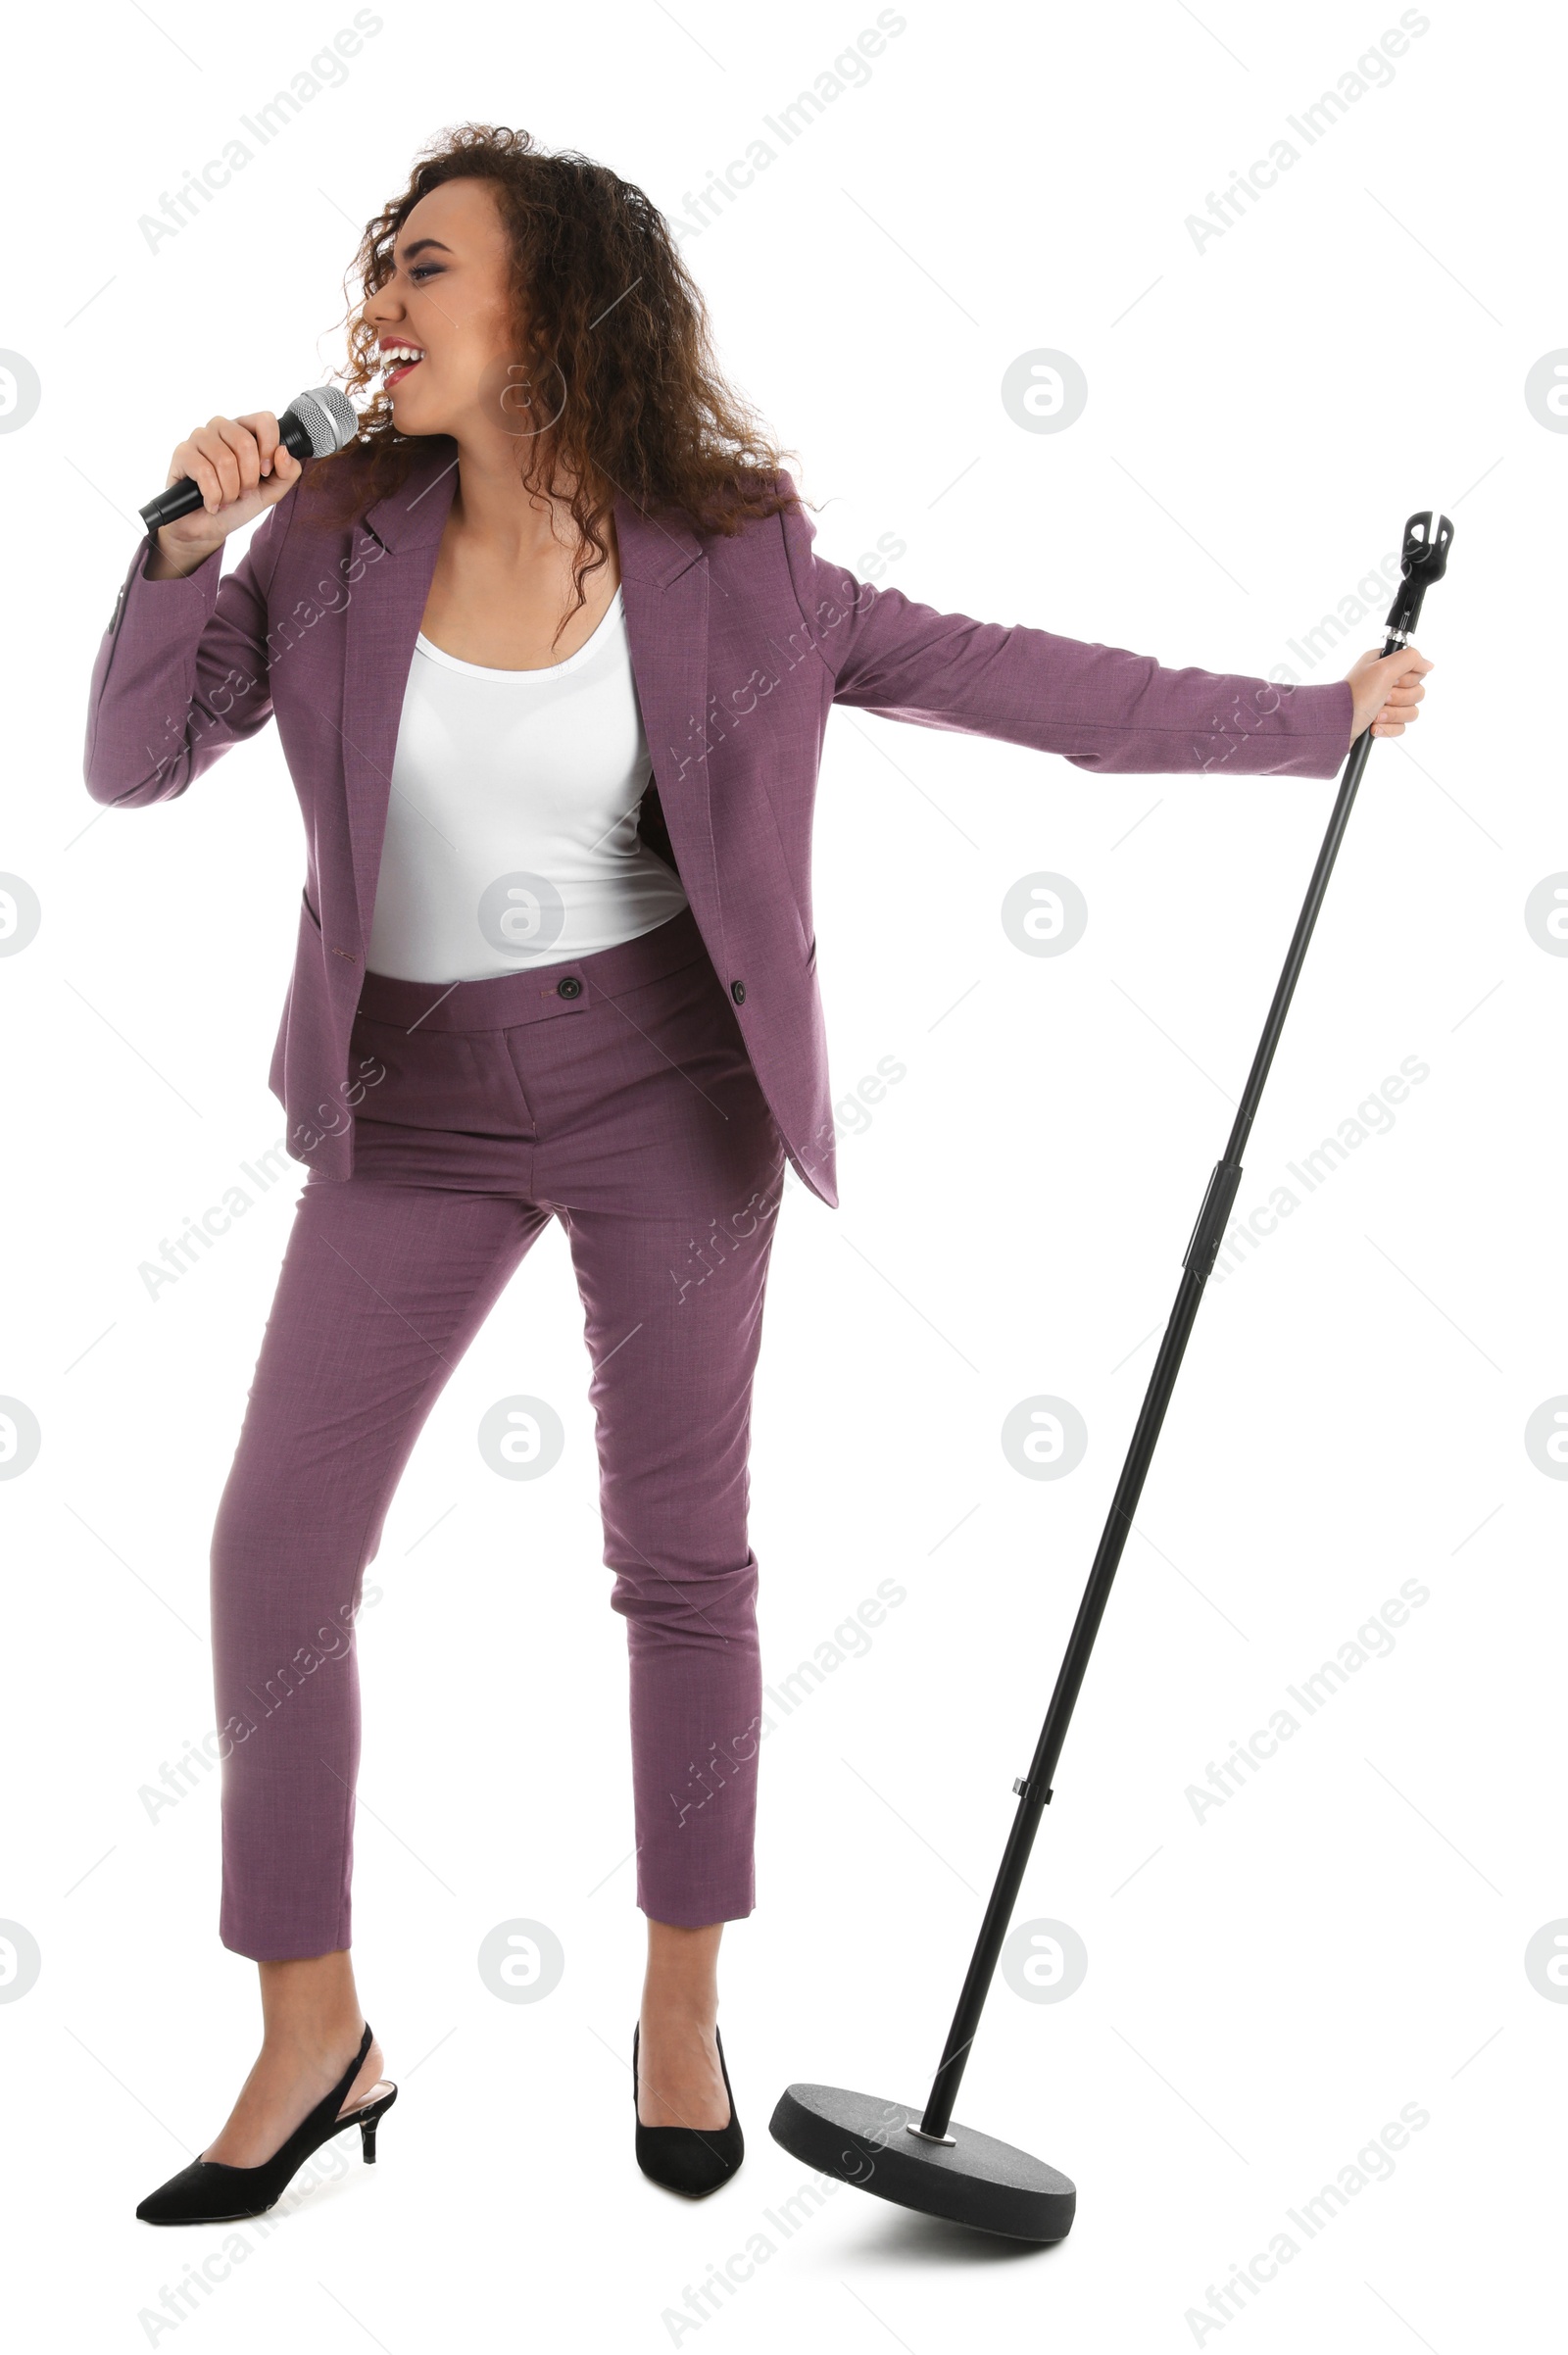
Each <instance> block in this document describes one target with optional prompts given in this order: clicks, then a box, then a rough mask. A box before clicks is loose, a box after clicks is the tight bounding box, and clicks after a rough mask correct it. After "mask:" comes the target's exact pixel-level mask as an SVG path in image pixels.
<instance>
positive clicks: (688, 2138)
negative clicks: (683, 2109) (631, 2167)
mask: <svg viewBox="0 0 1568 2355" xmlns="http://www.w3.org/2000/svg"><path fill="white" fill-rule="evenodd" d="M641 2036H642V2024H641V2022H639V2023H638V2025H637V2027H636V2028H634V2029H633V2030H632V2033H631V2101H632V2116H633V2117H634V2118H635V2119H636V2121H637V2164H638V2166H639V2167H640V2168H641V2169H642V2171H643V2173H644V2175H646V2176H648V2177H649V2178H650V2179H651V2180H652V2181H653V2182H654V2183H662V2184H663V2186H664V2188H665V2190H666V2191H679V2192H682V2193H684V2195H685V2196H686V2198H687V2199H706V2198H707V2196H708V2194H709V2192H711V2191H716V2190H717V2189H718V2186H719V2185H720V2183H728V2182H729V2179H730V2177H731V2176H732V2175H733V2174H734V2173H735V2170H736V2169H737V2167H739V2165H740V2163H741V2161H742V2159H744V2158H745V2156H746V2138H745V2136H744V2135H743V2134H742V2133H741V2122H740V2120H739V2119H738V2118H737V2117H736V2115H735V2096H734V2094H733V2093H730V2090H729V2071H728V2069H727V2068H725V2066H724V2039H723V2037H722V2036H720V2035H719V2033H718V2030H717V2029H716V2028H715V2029H714V2031H713V2041H714V2042H715V2043H716V2044H717V2046H718V2066H719V2069H720V2071H721V2072H722V2075H723V2079H724V2091H725V2092H726V2093H727V2094H729V2119H728V2122H727V2123H726V2124H725V2125H723V2126H720V2127H695V2126H644V2124H643V2122H642V2117H641V2115H640V2113H639V2111H638V2108H637V2049H638V2044H639V2042H640V2040H641Z"/></svg>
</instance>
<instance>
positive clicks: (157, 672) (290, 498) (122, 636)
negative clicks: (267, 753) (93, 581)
mask: <svg viewBox="0 0 1568 2355" xmlns="http://www.w3.org/2000/svg"><path fill="white" fill-rule="evenodd" d="M293 507H294V493H293V491H292V490H290V491H289V492H287V493H286V494H285V496H284V497H283V498H281V499H280V500H279V501H278V503H277V505H276V506H275V507H272V508H270V509H269V510H268V512H267V514H266V515H264V516H263V518H262V520H261V522H260V523H259V524H258V526H257V528H256V530H255V532H254V533H253V534H252V537H251V542H250V546H249V547H248V548H247V549H246V551H245V554H244V555H243V556H242V557H241V558H240V561H239V563H238V564H236V565H235V567H234V569H233V571H232V572H230V573H228V574H226V575H224V574H222V562H223V551H222V549H221V548H216V549H214V551H213V553H212V555H211V556H210V557H208V558H207V559H206V560H205V561H204V562H203V563H202V564H198V565H197V567H196V569H195V571H194V572H190V573H187V574H186V576H185V578H184V579H183V580H149V579H148V578H147V564H148V560H149V558H150V557H151V555H152V552H153V538H152V534H151V533H150V532H149V533H148V534H147V535H146V537H145V538H144V539H142V540H141V542H140V543H139V544H138V546H137V549H136V553H135V555H134V556H133V557H132V558H131V561H130V567H129V570H128V571H127V572H126V574H125V577H124V579H123V582H122V583H121V588H120V594H119V596H118V597H117V599H116V600H115V610H114V613H112V614H111V615H110V619H109V626H108V628H107V629H106V630H105V631H104V635H103V643H102V645H101V646H100V647H99V649H98V660H97V662H95V663H94V665H93V673H92V686H91V689H90V691H89V695H88V702H87V746H86V758H85V760H84V763H83V773H84V775H85V778H86V783H87V791H88V792H89V793H90V794H91V796H92V798H93V800H94V801H95V802H109V803H113V804H115V805H116V806H117V807H122V806H123V807H124V808H125V809H141V808H143V807H144V806H145V805H146V804H148V803H150V802H168V801H172V799H173V798H174V796H175V795H176V794H180V793H183V792H184V790H185V788H186V786H187V785H188V784H189V783H190V782H191V780H192V778H193V777H199V776H200V775H201V773H202V770H203V769H204V768H207V767H209V766H210V765H211V764H212V762H213V761H214V760H217V759H218V757H219V755H220V754H221V753H225V752H226V751H227V750H228V748H229V746H230V745H231V744H239V743H241V742H243V740H244V739H245V738H246V737H247V736H254V735H255V734H256V732H257V730H258V729H259V728H262V727H265V725H266V724H267V721H268V720H269V719H270V717H271V714H272V696H271V686H270V677H269V669H270V655H269V650H268V643H267V634H268V618H267V598H268V591H269V589H270V585H271V578H272V574H273V571H274V570H275V568H276V564H277V560H278V555H279V552H280V551H281V548H282V545H283V540H284V537H285V535H286V533H287V531H288V525H289V520H290V517H291V515H292V513H293Z"/></svg>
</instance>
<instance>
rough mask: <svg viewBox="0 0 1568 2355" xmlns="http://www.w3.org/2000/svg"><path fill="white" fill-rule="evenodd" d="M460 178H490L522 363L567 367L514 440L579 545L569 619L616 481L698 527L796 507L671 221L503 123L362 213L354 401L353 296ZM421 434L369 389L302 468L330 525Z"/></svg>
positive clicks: (361, 326)
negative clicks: (560, 398)
mask: <svg viewBox="0 0 1568 2355" xmlns="http://www.w3.org/2000/svg"><path fill="white" fill-rule="evenodd" d="M454 179H482V180H488V181H489V182H490V183H491V184H492V185H493V187H494V189H495V192H496V200H497V203H498V205H499V207H500V211H501V218H502V221H503V224H504V226H505V228H506V230H507V233H508V236H509V238H510V241H511V246H512V260H513V309H514V323H515V331H516V336H517V351H518V355H519V359H520V360H521V361H522V363H523V365H524V366H525V368H526V371H527V375H528V376H529V378H530V379H532V380H533V381H535V382H545V383H549V382H552V381H555V380H556V378H555V371H556V370H558V369H559V371H560V380H561V381H563V382H564V386H565V399H564V404H563V406H562V409H561V412H560V415H559V417H557V418H556V419H555V420H554V421H553V422H552V424H551V425H550V426H549V427H548V428H547V429H545V430H543V431H541V432H539V433H538V434H536V435H534V436H533V437H531V438H529V439H524V440H522V441H521V443H520V448H521V450H522V452H523V453H524V454H525V455H524V457H523V461H522V465H521V479H522V480H523V481H524V482H525V483H526V484H527V486H528V487H529V488H530V489H531V490H534V491H537V492H542V493H544V494H545V495H547V496H550V497H553V498H562V499H564V500H566V501H567V502H568V504H569V512H570V514H571V516H572V520H573V522H574V523H575V525H576V529H577V534H578V541H579V549H578V558H577V562H576V564H575V566H574V575H573V576H574V578H575V581H576V584H577V604H576V606H575V607H573V609H572V611H573V612H576V611H578V610H580V608H581V607H582V605H583V604H584V603H585V598H584V593H583V581H584V579H585V578H586V576H587V575H588V573H590V572H592V571H595V570H597V569H598V567H599V566H600V565H601V564H604V563H605V562H606V560H607V558H608V554H609V550H608V546H607V543H606V540H605V537H604V534H603V531H602V529H601V525H602V523H603V522H604V519H605V517H606V515H607V514H608V513H609V510H610V503H611V500H612V499H613V495H614V493H615V492H616V491H621V492H623V493H625V494H626V495H627V496H628V497H629V498H630V499H631V500H632V501H633V503H634V504H635V505H636V506H637V507H638V508H639V509H641V510H642V511H643V512H645V513H652V514H658V513H660V512H665V513H667V512H670V511H675V512H677V513H678V514H680V515H684V516H685V517H686V518H687V520H688V521H689V522H690V524H691V525H692V527H693V529H694V530H696V531H698V532H699V533H702V534H712V533H720V534H723V535H725V536H729V535H732V534H733V533H735V532H738V531H740V530H742V529H744V527H745V525H746V524H747V523H748V522H750V521H752V520H754V519H756V518H759V517H761V516H766V515H778V514H781V513H784V512H787V511H789V510H792V509H794V508H797V507H799V506H800V504H801V502H800V500H799V498H798V496H797V495H796V493H795V492H794V491H793V490H788V489H785V488H783V487H782V486H781V484H780V482H779V480H778V476H779V471H780V468H781V466H782V462H783V458H784V456H785V455H786V453H785V452H783V451H781V450H780V448H779V447H778V445H777V444H776V443H775V442H774V440H773V438H772V437H771V435H770V434H769V433H768V432H767V431H766V429H765V427H764V426H763V425H762V423H761V422H760V419H759V417H757V415H756V413H755V412H754V411H753V410H752V408H751V407H750V405H749V404H748V403H747V402H746V401H745V400H744V399H743V398H742V397H741V396H740V395H739V394H738V393H736V392H735V391H734V389H733V388H732V387H731V386H730V385H728V384H727V383H726V382H725V380H724V378H723V376H722V375H721V374H720V372H719V369H718V366H717V363H716V361H715V359H714V356H713V349H712V336H711V325H710V321H709V315H708V309H707V306H706V304H705V303H704V300H703V296H702V293H701V291H700V289H699V288H698V285H697V282H696V280H695V279H694V278H693V277H692V276H691V274H690V272H689V271H688V270H687V269H686V267H685V265H684V264H683V262H682V261H681V259H680V255H679V253H678V252H677V250H676V247H675V243H674V240H673V238H672V237H671V236H670V233H669V228H668V225H667V223H666V222H665V221H664V219H663V216H662V214H661V213H660V212H659V210H658V209H657V207H656V206H655V205H654V204H653V203H652V202H651V201H650V199H649V198H648V197H647V196H646V195H645V194H644V193H643V191H642V189H641V188H638V187H635V186H634V185H633V184H632V183H631V182H630V181H629V180H623V179H620V178H618V177H617V175H616V174H615V173H614V172H612V171H610V170H609V169H608V167H607V166H605V165H603V164H596V163H593V162H592V161H591V160H590V159H589V158H588V157H586V156H582V155H577V154H574V153H571V152H569V151H563V152H562V153H559V154H551V153H550V152H548V151H547V150H545V149H543V148H541V147H539V146H538V145H537V144H536V143H535V141H534V139H533V138H532V137H531V136H530V134H529V133H528V132H527V131H525V130H509V129H508V128H507V127H506V126H505V125H504V124H494V123H462V124H460V125H458V126H457V127H455V128H451V129H448V130H446V131H443V132H442V133H441V134H440V136H439V137H438V138H437V139H436V140H434V141H432V142H431V143H430V145H428V146H427V147H426V148H424V149H423V150H422V151H421V153H420V155H419V157H418V158H417V161H416V164H415V167H414V171H413V172H412V174H411V176H410V179H409V184H408V186H407V188H405V189H404V191H403V193H402V195H401V196H397V197H394V198H393V199H392V200H391V201H390V203H388V204H386V205H384V206H383V207H382V209H381V211H380V212H379V213H378V214H377V215H376V216H375V218H374V219H373V220H372V221H368V223H367V224H366V229H365V234H364V237H363V239H362V240H361V243H360V249H359V252H358V254H357V255H356V256H355V259H354V262H353V263H352V264H351V266H350V270H349V271H348V273H347V275H346V276H345V279H344V291H345V294H346V295H348V297H349V319H348V325H349V365H348V367H347V368H346V369H344V370H342V371H340V372H341V373H342V376H343V381H344V383H345V385H346V386H347V389H348V391H349V392H350V394H351V395H352V394H355V393H363V392H365V391H367V390H368V388H369V387H370V386H371V384H372V383H373V382H374V380H375V379H376V378H377V377H378V375H379V373H380V361H379V359H378V356H377V350H376V330H375V329H374V328H373V327H372V326H371V325H370V324H369V322H368V320H367V319H365V318H364V317H363V305H364V303H365V302H366V301H367V300H368V298H369V297H370V296H371V295H372V294H374V293H375V292H376V291H377V290H378V288H380V287H381V286H383V285H384V284H385V282H386V280H387V279H388V278H389V277H390V276H391V274H392V270H393V267H394V264H393V248H394V245H395V242H396V239H397V237H398V234H399V232H400V230H401V229H402V226H403V223H404V221H406V220H407V218H408V216H409V214H410V213H411V212H412V210H413V208H414V207H415V205H417V203H418V201H419V199H420V197H422V196H427V195H428V194H429V193H430V190H431V189H432V188H438V187H440V186H441V185H442V183H443V182H444V181H446V180H454ZM355 279H357V280H358V283H359V294H358V296H357V297H356V296H355V294H354V293H353V291H352V282H353V281H354V280H355ZM419 438H420V437H418V436H415V435H409V434H401V433H399V432H398V431H397V430H396V428H395V426H394V425H393V422H392V405H391V401H390V399H389V397H388V395H387V394H386V393H385V392H384V391H380V390H377V391H375V392H374V394H373V396H372V398H371V399H370V400H369V401H368V404H367V405H366V407H365V408H364V409H363V411H362V413H361V424H360V431H359V434H358V435H357V437H356V438H355V439H354V440H353V441H351V442H350V443H349V444H348V445H347V447H346V448H345V449H343V450H341V451H339V452H338V453H337V454H336V456H335V457H332V458H328V459H321V460H319V461H318V462H317V463H316V464H315V465H313V466H311V467H310V468H309V476H310V478H311V479H310V490H311V498H312V504H313V505H319V509H320V512H322V513H324V514H327V515H333V516H335V517H336V518H337V519H339V520H345V521H346V520H352V519H354V518H355V517H357V516H359V515H363V514H364V513H365V511H366V509H367V508H368V507H370V506H372V505H373V504H374V503H375V501H376V500H378V499H383V498H385V497H386V496H387V494H388V493H389V492H390V491H393V490H396V489H397V488H398V487H399V485H400V484H401V483H402V482H403V481H404V480H406V478H407V476H408V474H409V472H410V470H411V468H412V466H413V465H414V462H415V458H416V455H417V448H418V441H419ZM788 455H790V456H792V457H793V456H796V455H797V453H795V452H789V453H788ZM590 550H591V551H592V552H593V553H592V555H591V557H590V556H589V555H588V554H587V552H588V551H590ZM568 618H569V615H567V616H565V617H564V618H563V621H562V625H561V626H562V628H564V627H565V621H566V619H568ZM558 635H559V632H558Z"/></svg>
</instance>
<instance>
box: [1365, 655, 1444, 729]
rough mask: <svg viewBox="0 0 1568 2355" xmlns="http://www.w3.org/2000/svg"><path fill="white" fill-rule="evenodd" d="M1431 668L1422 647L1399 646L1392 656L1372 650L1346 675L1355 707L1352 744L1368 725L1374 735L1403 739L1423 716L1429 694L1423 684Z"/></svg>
mask: <svg viewBox="0 0 1568 2355" xmlns="http://www.w3.org/2000/svg"><path fill="white" fill-rule="evenodd" d="M1431 668H1432V665H1431V663H1430V662H1428V661H1427V659H1426V656H1425V655H1424V654H1422V653H1421V651H1420V649H1419V648H1418V647H1415V646H1400V647H1397V648H1396V650H1395V652H1394V653H1393V654H1391V655H1380V654H1379V652H1378V650H1377V648H1376V647H1375V646H1374V647H1370V648H1369V649H1368V651H1367V652H1366V653H1365V654H1364V655H1363V656H1362V657H1361V659H1360V661H1359V662H1356V663H1355V664H1354V665H1353V666H1352V667H1351V668H1350V669H1349V670H1348V671H1347V672H1346V674H1345V675H1346V677H1347V678H1348V680H1349V682H1350V694H1351V696H1352V698H1353V700H1354V705H1355V716H1354V718H1353V719H1352V721H1351V724H1350V741H1351V743H1352V744H1353V743H1354V741H1355V739H1356V737H1357V736H1359V735H1360V733H1361V731H1362V729H1363V728H1365V727H1368V726H1370V728H1371V730H1372V733H1373V735H1374V736H1402V735H1403V734H1404V731H1405V729H1406V727H1407V726H1409V725H1410V723H1411V722H1412V721H1414V720H1416V719H1419V717H1420V716H1421V715H1420V713H1419V712H1418V711H1417V710H1416V706H1417V704H1418V703H1419V702H1420V701H1421V698H1422V697H1423V696H1424V695H1425V693H1426V689H1425V688H1424V687H1423V686H1422V684H1421V681H1422V680H1423V679H1424V678H1425V677H1426V674H1427V672H1428V671H1429V670H1430V669H1431Z"/></svg>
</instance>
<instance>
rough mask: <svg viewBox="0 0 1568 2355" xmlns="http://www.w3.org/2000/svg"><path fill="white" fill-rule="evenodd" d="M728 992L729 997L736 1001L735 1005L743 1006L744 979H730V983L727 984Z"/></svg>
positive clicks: (744, 993)
mask: <svg viewBox="0 0 1568 2355" xmlns="http://www.w3.org/2000/svg"><path fill="white" fill-rule="evenodd" d="M729 994H730V996H731V997H732V998H733V999H734V1001H735V1003H736V1005H737V1006H744V1005H745V1004H746V984H745V982H744V981H732V982H731V983H730V985H729Z"/></svg>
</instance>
